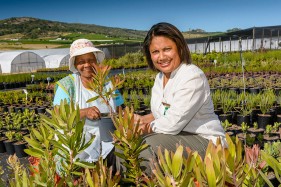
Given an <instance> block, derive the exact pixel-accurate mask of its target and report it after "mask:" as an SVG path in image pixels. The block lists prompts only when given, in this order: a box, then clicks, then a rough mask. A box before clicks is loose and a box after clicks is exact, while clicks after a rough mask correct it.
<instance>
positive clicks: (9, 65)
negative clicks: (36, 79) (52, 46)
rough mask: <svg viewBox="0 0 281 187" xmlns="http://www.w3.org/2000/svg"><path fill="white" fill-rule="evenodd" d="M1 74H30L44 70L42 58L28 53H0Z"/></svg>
mask: <svg viewBox="0 0 281 187" xmlns="http://www.w3.org/2000/svg"><path fill="white" fill-rule="evenodd" d="M0 65H1V70H2V71H1V73H19V72H32V71H35V70H37V69H40V68H45V67H46V65H45V61H44V59H43V58H42V57H40V56H39V55H37V54H35V53H34V52H30V51H25V52H23V51H12V52H2V53H0Z"/></svg>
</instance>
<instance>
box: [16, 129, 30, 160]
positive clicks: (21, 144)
mask: <svg viewBox="0 0 281 187" xmlns="http://www.w3.org/2000/svg"><path fill="white" fill-rule="evenodd" d="M14 137H15V140H16V141H15V142H14V143H13V146H14V150H15V153H16V155H17V157H18V158H22V157H26V156H27V154H26V153H25V152H24V149H26V144H27V142H26V141H25V140H24V139H23V134H22V132H16V133H15V134H14Z"/></svg>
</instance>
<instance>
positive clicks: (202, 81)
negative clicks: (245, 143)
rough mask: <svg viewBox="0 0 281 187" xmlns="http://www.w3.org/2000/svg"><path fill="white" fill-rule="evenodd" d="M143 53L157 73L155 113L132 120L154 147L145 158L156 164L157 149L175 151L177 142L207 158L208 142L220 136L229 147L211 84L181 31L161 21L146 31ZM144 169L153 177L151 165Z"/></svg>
mask: <svg viewBox="0 0 281 187" xmlns="http://www.w3.org/2000/svg"><path fill="white" fill-rule="evenodd" d="M143 49H144V52H145V56H146V59H147V62H148V65H149V67H150V68H151V69H153V70H156V71H158V72H159V73H158V74H157V76H156V79H155V82H154V86H153V88H152V96H151V112H152V113H151V114H148V115H145V116H140V115H137V114H135V116H134V117H135V123H139V124H140V128H141V129H142V132H143V134H144V135H145V137H144V139H145V143H147V144H148V145H150V146H151V149H146V150H144V151H143V152H142V153H141V156H142V157H144V158H145V159H146V160H150V159H151V158H152V159H155V160H156V159H157V158H156V157H155V155H157V154H156V152H157V147H159V146H160V147H162V148H163V149H167V150H171V151H173V152H175V150H176V144H181V145H183V146H184V147H189V148H190V149H192V150H194V151H198V153H199V154H200V155H201V156H202V157H204V155H205V151H206V148H207V145H208V142H209V141H212V142H213V143H216V140H217V139H218V138H221V140H222V142H223V144H224V145H225V146H227V145H226V141H225V132H224V130H223V128H222V126H221V124H220V121H219V119H218V117H217V115H216V114H215V113H214V106H213V102H212V98H211V95H210V88H209V84H208V80H207V78H206V76H205V75H204V73H203V71H202V70H200V69H199V68H198V67H197V66H195V65H193V64H191V55H190V52H189V48H188V46H187V43H186V41H185V39H184V38H183V35H182V33H181V32H180V31H179V30H178V29H177V28H176V27H175V26H173V25H171V24H169V23H158V24H156V25H154V26H152V28H151V29H150V30H149V31H148V33H147V36H146V38H145V40H144V46H143ZM185 154H187V153H185ZM185 156H187V155H185ZM144 167H145V168H146V170H145V171H146V173H148V174H149V173H150V172H151V170H150V164H149V162H144Z"/></svg>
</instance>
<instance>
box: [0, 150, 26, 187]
mask: <svg viewBox="0 0 281 187" xmlns="http://www.w3.org/2000/svg"><path fill="white" fill-rule="evenodd" d="M8 157H9V155H8V154H7V153H0V166H1V167H2V170H3V171H4V173H3V174H2V175H1V179H2V181H3V182H4V184H5V186H9V185H8V184H9V183H8V182H9V181H8V180H9V178H11V177H12V176H11V175H12V174H13V173H12V170H11V169H10V168H9V164H8V163H7V159H8ZM19 160H20V163H21V164H23V165H24V166H27V165H28V164H29V162H28V157H23V158H19ZM0 186H1V185H0Z"/></svg>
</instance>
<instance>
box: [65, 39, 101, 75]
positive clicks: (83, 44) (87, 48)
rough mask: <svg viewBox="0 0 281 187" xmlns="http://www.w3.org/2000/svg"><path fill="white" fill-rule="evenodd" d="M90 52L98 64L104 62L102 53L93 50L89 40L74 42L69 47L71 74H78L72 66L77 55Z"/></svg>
mask: <svg viewBox="0 0 281 187" xmlns="http://www.w3.org/2000/svg"><path fill="white" fill-rule="evenodd" d="M91 52H93V53H94V55H95V56H96V59H97V62H98V63H101V62H102V61H103V60H104V58H105V54H104V52H103V51H101V50H99V49H97V48H95V46H94V44H93V43H92V42H91V41H90V40H87V39H78V40H75V41H74V42H73V43H72V44H71V46H70V51H69V55H70V58H69V70H70V71H72V72H73V73H76V72H78V71H77V69H76V68H75V66H74V62H75V57H76V56H78V55H83V54H87V53H91Z"/></svg>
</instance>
